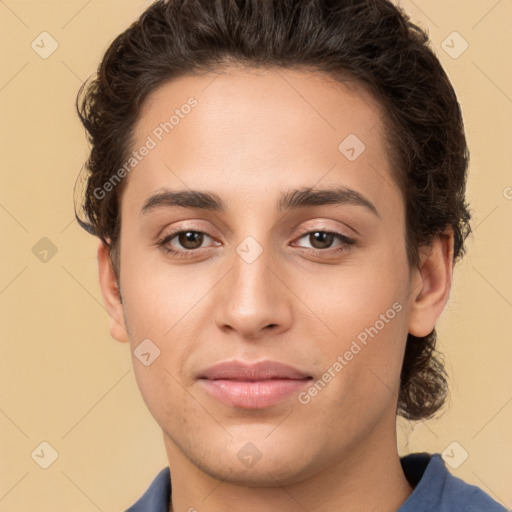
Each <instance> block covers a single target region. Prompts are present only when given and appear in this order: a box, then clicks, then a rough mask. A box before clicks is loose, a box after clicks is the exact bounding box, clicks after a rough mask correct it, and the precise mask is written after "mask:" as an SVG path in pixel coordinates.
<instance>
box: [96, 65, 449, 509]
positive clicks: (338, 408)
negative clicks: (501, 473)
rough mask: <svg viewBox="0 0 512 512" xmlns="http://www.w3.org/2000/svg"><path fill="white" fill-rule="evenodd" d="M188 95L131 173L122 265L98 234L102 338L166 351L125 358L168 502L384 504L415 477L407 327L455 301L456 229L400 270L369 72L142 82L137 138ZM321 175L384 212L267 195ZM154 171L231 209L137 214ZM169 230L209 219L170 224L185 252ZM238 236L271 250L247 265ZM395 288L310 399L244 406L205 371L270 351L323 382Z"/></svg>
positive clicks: (419, 332) (234, 71)
mask: <svg viewBox="0 0 512 512" xmlns="http://www.w3.org/2000/svg"><path fill="white" fill-rule="evenodd" d="M191 96H193V97H194V98H196V99H197V100H198V105H197V106H196V107H195V108H194V109H192V111H191V113H190V114H189V115H188V116H185V117H184V119H182V120H180V123H179V125H177V126H176V127H175V128H174V129H173V131H172V132H171V133H169V134H168V135H166V136H165V137H164V138H163V140H162V141H161V142H159V143H158V145H157V147H155V148H154V149H152V150H151V151H150V153H149V154H148V155H147V156H146V157H145V158H144V159H143V160H142V161H141V162H140V163H139V164H138V165H137V166H136V167H135V168H134V169H133V170H132V171H131V173H130V175H129V179H128V182H127V186H126V188H125V189H124V192H123V195H122V205H121V219H122V224H121V238H120V276H119V282H117V280H116V275H115V272H114V270H113V268H112V264H111V260H110V258H109V253H108V249H107V248H106V247H105V245H104V244H103V243H100V244H99V247H98V263H99V277H100V285H101V290H102V293H103V297H104V300H105V304H106V308H107V310H108V312H109V315H110V333H111V335H112V337H113V338H115V339H116V340H118V341H121V342H128V343H129V344H130V347H131V349H132V356H133V350H134V349H135V348H136V347H137V345H138V344H139V343H140V342H141V341H142V340H144V339H146V338H149V339H151V340H152V342H153V343H154V344H155V345H157V346H158V348H159V350H160V356H159V357H158V358H157V359H155V361H154V362H153V363H152V364H151V365H149V366H144V365H143V364H141V362H140V361H139V360H138V359H136V358H135V357H134V356H133V365H134V371H135V376H136V379H137V383H138V385H139V388H140V390H141V393H142V396H143V398H144V400H145V402H146V404H147V406H148V408H149V410H150V411H151V414H152V415H153V416H154V418H155V419H156V421H157V422H158V424H159V425H160V427H161V428H162V431H163V437H164V443H165V448H166V451H167V456H168V460H169V465H170V468H171V481H172V503H171V504H170V505H169V510H174V511H175V512H178V511H179V512H182V511H187V510H189V509H191V507H194V508H195V509H196V510H198V511H200V512H220V511H225V510H233V511H237V510H238V511H242V510H243V511H244V512H252V511H261V510H266V511H274V510H275V511H278V510H279V511H281V512H283V511H284V512H292V511H293V512H296V511H303V510H308V511H310V512H313V511H318V512H324V511H334V510H336V511H349V510H350V511H352V512H357V511H366V512H368V511H377V510H378V511H380V512H386V511H395V510H396V509H397V508H399V506H400V505H401V504H402V503H403V502H404V501H405V500H406V499H407V497H408V496H409V494H410V493H411V491H412V489H411V487H410V485H409V484H408V482H407V480H406V478H405V476H404V474H403V472H402V469H401V466H400V462H399V456H398V451H397V445H396V405H397V393H398V389H399V376H400V369H401V364H402V359H403V354H404V349H405V342H406V339H407V334H408V333H412V334H414V335H416V336H425V335H427V334H429V333H430V332H431V330H432V329H433V328H434V326H435V322H436V320H437V319H438V317H439V315H440V314H441V312H442V311H443V309H444V307H445V304H446V302H447V300H448V296H449V292H450V286H451V278H452V257H453V238H452V236H451V233H448V234H449V235H450V236H449V237H448V238H447V239H446V240H444V239H441V238H437V239H435V240H434V242H433V243H432V245H431V246H430V247H425V248H422V250H421V253H420V254H421V265H420V268H417V269H411V268H409V266H408V263H407V257H406V251H405V240H404V225H405V217H404V215H405V211H404V200H403V197H402V195H401V193H400V192H399V190H398V187H397V186H396V184H395V182H394V180H393V173H392V169H391V167H390V163H389V159H388V156H387V152H386V149H385V146H384V135H383V126H382V123H381V119H382V116H383V111H382V109H381V107H380V105H379V104H378V102H377V101H376V100H374V99H373V97H372V96H371V95H370V94H369V93H367V92H366V91H365V90H364V89H363V88H362V87H360V86H357V85H355V84H351V85H348V84H340V83H339V82H334V81H332V80H329V79H328V78H326V77H322V76H320V75H318V74H313V73H311V72H308V71H297V70H295V71H291V70H284V69H279V70H277V69H273V70H270V69H267V70H262V69H259V70H254V69H246V68H242V67H235V66H232V67H230V68H228V69H227V71H226V72H225V73H222V74H219V75H215V76H213V75H208V76H206V75H202V76H186V77H182V78H180V79H178V80H174V81H172V82H169V83H166V84H165V85H163V86H161V87H159V88H158V89H157V90H155V91H153V93H152V94H151V95H150V97H149V98H148V99H147V101H146V102H145V104H144V106H143V109H142V112H141V116H140V118H139V120H138V123H137V125H136V130H135V139H134V145H133V146H134V148H138V147H140V146H141V145H142V144H143V143H144V141H145V140H146V137H147V136H148V135H149V134H151V133H152V130H154V128H155V127H156V126H157V125H159V123H161V122H162V121H164V120H166V119H168V117H169V115H170V113H172V112H173V111H174V110H175V109H176V108H180V106H181V105H183V104H184V103H186V101H187V99H188V98H189V97H191ZM349 134H356V135H357V137H358V138H359V139H360V140H362V141H363V142H364V144H365V146H366V149H365V150H364V152H363V153H362V154H361V155H360V156H359V157H358V158H357V159H356V160H355V161H349V160H348V159H347V158H346V157H345V156H344V155H343V154H342V153H341V152H340V151H339V150H338V146H339V144H340V142H342V141H343V140H344V139H345V138H346V137H347V135H349ZM332 186H344V187H348V188H350V189H353V190H355V191H357V192H359V193H360V194H361V195H363V196H364V197H365V198H367V199H368V200H369V201H371V203H373V205H374V206H375V207H376V209H377V210H378V216H377V215H376V214H375V213H372V212H371V211H370V210H369V209H368V208H365V207H364V206H361V205H357V204H326V205H318V206H315V207H307V208H302V209H299V210H296V211H295V210H292V211H278V209H277V208H276V204H277V201H278V198H279V196H280V194H281V193H282V192H284V191H286V190H289V189H291V188H301V187H313V188H315V189H316V188H328V187H332ZM162 188H169V189H172V190H176V189H185V190H186V189H194V190H201V191H207V192H212V193H215V194H217V195H218V196H219V197H220V198H222V199H223V201H224V202H225V203H226V205H227V209H226V211H225V212H211V211H204V210H200V209H193V208H183V207H162V208H160V209H154V210H152V211H151V212H148V213H147V214H145V215H141V209H142V207H143V205H144V203H145V201H146V200H147V198H148V197H150V196H151V195H152V194H154V193H156V192H158V191H161V190H162ZM179 229H183V230H185V231H187V230H193V231H199V232H202V233H206V235H204V237H203V239H202V243H201V239H200V240H199V242H198V243H196V245H194V244H193V243H190V242H189V243H188V245H187V241H186V240H183V238H181V240H180V239H178V237H175V238H174V239H173V240H172V247H173V248H174V249H175V250H179V251H183V252H188V253H189V254H190V255H191V257H190V258H177V257H175V256H172V255H168V254H166V253H165V252H164V251H163V250H162V248H161V247H159V246H158V245H157V242H158V240H159V239H162V238H163V237H164V236H165V235H167V234H171V233H172V232H173V231H178V230H179ZM301 229H303V230H304V232H305V233H310V232H311V231H322V230H323V231H331V232H336V233H340V234H343V235H345V236H347V237H350V238H352V239H354V240H355V244H353V245H351V246H345V247H342V250H341V251H339V252H333V250H334V249H336V248H339V247H340V246H342V243H341V242H340V241H339V240H337V239H335V238H334V239H332V240H331V241H327V242H324V244H323V245H322V243H321V240H319V239H318V238H315V237H314V236H312V235H311V234H302V232H301V231H300V230H301ZM248 236H251V237H253V238H254V239H255V240H256V241H257V243H258V244H259V246H260V247H261V249H262V253H261V254H260V255H259V257H258V258H257V259H256V260H255V261H254V262H252V263H247V261H245V260H244V259H243V258H242V257H240V256H239V254H238V253H237V252H236V249H237V247H238V246H239V245H240V244H241V243H242V242H243V241H244V239H245V238H246V237H248ZM180 241H181V244H180ZM167 245H171V242H168V243H167ZM194 247H199V248H194ZM194 251H195V252H194ZM119 290H120V291H121V295H120V293H119ZM394 303H399V304H400V305H401V306H402V309H401V311H400V312H399V313H397V314H396V316H394V318H393V319H392V320H390V321H389V322H387V323H386V324H385V326H384V327H383V328H382V329H380V330H379V332H378V334H377V335H376V336H375V337H374V338H369V341H368V344H367V345H366V346H364V347H363V348H362V350H361V351H360V352H359V353H357V355H355V356H354V357H353V359H352V360H351V361H349V362H348V364H347V365H346V366H344V367H343V369H342V370H341V371H340V372H339V373H337V374H336V376H335V377H334V378H332V380H331V381H330V382H329V383H328V384H327V385H326V386H325V387H324V388H323V389H322V390H321V391H320V392H318V394H317V395H316V396H314V397H312V398H311V400H310V402H309V403H307V404H302V403H300V402H299V401H298V399H297V396H291V397H289V398H287V399H285V400H283V401H282V402H280V403H278V404H277V405H274V406H272V407H268V408H264V409H259V410H250V409H249V410H248V409H240V408H235V407H232V406H228V405H226V404H224V403H222V402H219V401H217V400H216V399H215V398H213V397H211V396H210V395H209V394H208V393H207V392H206V391H205V390H204V389H203V387H202V386H201V385H200V383H199V381H198V379H197V375H198V373H199V372H200V370H203V369H205V368H207V367H209V366H211V365H213V364H215V363H218V362H221V361H227V360H232V359H237V360H240V361H250V362H254V361H260V360H264V359H270V360H276V361H280V362H284V363H287V364H289V365H292V366H295V367H297V368H298V369H300V370H302V371H304V372H306V373H307V374H309V375H311V376H313V377H314V380H315V381H316V380H318V379H320V378H321V377H322V375H323V374H324V373H325V372H326V371H327V369H328V368H329V367H332V366H333V364H334V363H335V361H336V360H337V357H338V356H339V355H343V354H344V353H345V352H346V351H347V350H348V349H349V348H350V346H351V343H352V342H353V340H354V339H356V337H357V335H358V334H359V333H361V332H362V331H364V330H365V328H368V327H370V326H374V325H375V323H376V321H377V320H378V319H379V318H380V315H381V314H385V313H386V311H387V310H389V309H390V308H392V305H393V304H394ZM247 442H250V443H252V444H253V445H254V446H256V447H257V449H258V450H259V452H260V453H261V458H260V459H259V461H258V462H257V463H256V464H254V465H252V466H251V467H247V466H246V465H244V464H243V463H242V462H241V461H240V459H239V458H238V456H237V454H238V452H239V450H240V449H241V448H242V447H244V445H246V443H247Z"/></svg>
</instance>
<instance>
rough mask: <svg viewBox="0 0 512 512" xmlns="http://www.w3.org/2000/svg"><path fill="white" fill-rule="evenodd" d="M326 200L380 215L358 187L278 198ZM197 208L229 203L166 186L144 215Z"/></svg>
mask: <svg viewBox="0 0 512 512" xmlns="http://www.w3.org/2000/svg"><path fill="white" fill-rule="evenodd" d="M327 204H338V205H342V204H352V205H357V206H362V207H364V208H366V209H367V210H369V211H370V212H372V213H373V214H374V215H376V216H377V217H379V218H380V214H379V211H378V210H377V208H376V207H375V205H374V204H373V203H372V202H371V201H370V200H368V199H367V198H366V197H364V196H363V195H362V194H360V193H359V192H357V191H356V190H352V189H349V188H346V187H342V186H340V187H334V188H328V189H312V188H309V187H303V188H301V189H294V190H289V191H285V192H283V194H282V195H281V197H280V198H279V201H278V202H277V210H278V211H283V210H298V209H301V208H312V207H314V206H321V205H327ZM176 206H178V207H182V208H198V209H200V210H206V211H212V212H219V213H223V212H225V211H226V210H227V208H226V203H225V202H224V201H223V200H222V199H221V198H220V197H219V196H218V195H216V194H213V193H211V192H202V191H199V190H169V189H164V190H163V191H162V192H158V193H156V194H154V195H152V196H150V197H149V198H148V199H147V200H146V201H145V203H144V206H143V207H142V210H141V215H145V214H147V213H149V212H150V211H153V210H155V209H157V208H162V207H176Z"/></svg>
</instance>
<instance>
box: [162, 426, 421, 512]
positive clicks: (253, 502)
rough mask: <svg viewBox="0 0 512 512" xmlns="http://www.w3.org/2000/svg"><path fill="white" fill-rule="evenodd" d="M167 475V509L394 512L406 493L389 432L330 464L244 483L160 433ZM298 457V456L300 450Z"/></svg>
mask: <svg viewBox="0 0 512 512" xmlns="http://www.w3.org/2000/svg"><path fill="white" fill-rule="evenodd" d="M164 440H165V445H166V450H167V456H168V459H169V466H170V468H171V478H172V503H171V504H170V505H169V511H170V512H188V511H190V512H193V511H200V512H221V511H225V510H231V511H233V512H260V511H261V510H265V511H268V512H273V511H275V512H277V511H279V512H304V510H307V511H308V512H335V511H336V512H348V511H350V512H395V511H396V510H398V509H399V508H400V506H401V505H402V504H403V502H404V501H405V500H406V499H407V497H408V496H409V495H410V494H411V492H412V488H411V486H410V485H409V483H408V482H407V479H406V477H405V475H404V473H403V470H402V467H401V464H400V458H399V455H398V450H397V445H396V431H395V430H393V431H392V432H391V435H387V436H385V438H383V436H382V435H377V436H374V439H364V441H363V442H361V443H359V444H358V446H355V447H354V448H352V449H351V450H350V452H347V453H343V454H342V455H341V456H340V457H339V458H338V459H337V460H336V463H335V464H332V465H329V466H321V467H317V468H315V470H312V471H311V472H310V474H308V475H306V476H304V475H302V476H298V475H295V477H294V478H293V477H292V478H291V479H288V480H290V481H288V480H287V481H286V482H281V481H279V480H276V479H274V478H272V475H270V474H268V481H267V482H265V483H262V482H261V481H259V482H258V483H250V484H248V485H243V484H240V483H239V482H238V483H232V482H231V481H230V478H229V477H227V478H226V479H224V480H219V479H217V478H215V477H213V476H212V475H211V474H208V473H207V472H206V471H205V469H207V468H199V467H198V465H195V464H193V463H192V462H191V461H190V460H189V459H188V458H187V457H185V456H184V454H183V453H182V452H181V450H180V449H179V448H178V447H177V445H176V444H175V443H173V442H172V440H171V439H170V438H169V437H167V436H164ZM299 457H300V455H299Z"/></svg>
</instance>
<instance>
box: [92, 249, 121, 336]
mask: <svg viewBox="0 0 512 512" xmlns="http://www.w3.org/2000/svg"><path fill="white" fill-rule="evenodd" d="M98 273H99V281H100V288H101V293H102V295H103V301H104V303H105V307H106V308H107V312H108V314H109V319H110V322H109V331H110V335H111V336H112V338H114V339H115V340H117V341H120V342H122V343H126V342H128V332H127V329H126V325H125V320H124V312H123V303H122V299H121V293H120V290H119V284H118V282H117V277H116V275H115V272H114V269H113V267H112V260H111V258H110V251H109V248H108V247H107V245H105V243H104V242H103V241H101V240H100V243H99V245H98Z"/></svg>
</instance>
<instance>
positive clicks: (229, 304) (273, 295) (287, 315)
mask: <svg viewBox="0 0 512 512" xmlns="http://www.w3.org/2000/svg"><path fill="white" fill-rule="evenodd" d="M240 254H242V256H240ZM240 254H239V253H238V252H236V251H235V252H234V255H233V258H232V262H233V265H232V268H231V270H230V271H229V272H228V274H227V275H226V277H225V278H224V279H223V280H222V281H221V283H219V284H220V286H219V287H217V288H218V290H217V295H216V297H215V306H214V307H215V312H214V321H215V323H216V325H217V326H218V327H219V328H220V329H222V330H224V331H234V332H236V333H238V335H239V336H240V337H241V338H245V339H253V340H254V339H257V338H260V337H262V336H265V335H268V334H269V333H270V332H272V334H273V335H276V334H279V333H281V332H284V331H285V330H287V329H288V328H289V327H290V325H291V322H292V307H291V306H292V305H291V302H290V301H291V296H292V293H291V292H290V289H289V288H288V286H287V284H286V278H285V276H284V275H282V272H280V270H279V266H278V265H276V264H275V262H273V261H272V258H271V255H270V250H266V249H263V251H262V252H261V254H259V256H258V257H257V258H256V259H255V260H254V261H251V259H250V258H249V259H248V258H246V257H245V255H244V254H243V253H242V252H241V253H240Z"/></svg>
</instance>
